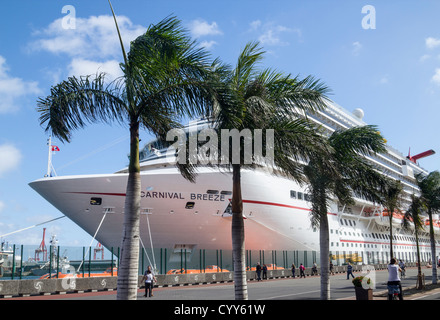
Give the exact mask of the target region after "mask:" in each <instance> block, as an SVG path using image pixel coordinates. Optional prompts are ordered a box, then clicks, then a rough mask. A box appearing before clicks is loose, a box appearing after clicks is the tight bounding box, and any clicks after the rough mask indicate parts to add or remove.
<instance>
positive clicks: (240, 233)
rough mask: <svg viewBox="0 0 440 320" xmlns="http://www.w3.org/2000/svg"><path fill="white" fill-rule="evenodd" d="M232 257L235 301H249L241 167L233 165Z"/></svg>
mask: <svg viewBox="0 0 440 320" xmlns="http://www.w3.org/2000/svg"><path fill="white" fill-rule="evenodd" d="M231 228H232V230H231V231H232V257H233V260H234V288H235V300H247V299H248V292H247V281H246V269H245V261H246V251H245V246H244V239H245V238H244V219H243V201H242V198H241V175H240V165H239V164H233V165H232V226H231Z"/></svg>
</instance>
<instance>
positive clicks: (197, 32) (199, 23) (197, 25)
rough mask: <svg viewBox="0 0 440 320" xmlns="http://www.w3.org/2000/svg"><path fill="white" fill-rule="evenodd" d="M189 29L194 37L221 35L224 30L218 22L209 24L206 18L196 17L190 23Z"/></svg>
mask: <svg viewBox="0 0 440 320" xmlns="http://www.w3.org/2000/svg"><path fill="white" fill-rule="evenodd" d="M189 30H190V32H191V34H192V36H193V37H195V38H199V37H203V36H214V35H221V34H223V32H222V31H221V30H220V28H219V27H218V25H217V22H215V21H214V22H212V23H211V24H209V23H208V22H206V21H205V20H201V19H196V20H193V21H191V23H190V24H189Z"/></svg>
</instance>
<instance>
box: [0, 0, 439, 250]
mask: <svg viewBox="0 0 440 320" xmlns="http://www.w3.org/2000/svg"><path fill="white" fill-rule="evenodd" d="M112 3H113V7H114V9H115V11H116V14H117V15H118V20H119V24H120V27H121V32H122V35H123V38H124V41H125V42H126V44H127V46H128V43H129V41H131V40H134V39H135V38H136V37H137V36H138V35H140V34H141V33H142V32H144V31H145V30H146V28H147V27H148V25H150V24H154V23H157V22H159V21H160V20H162V19H163V18H165V17H166V16H169V15H175V16H177V17H178V18H179V19H180V20H182V23H183V24H184V26H185V27H186V28H187V29H188V30H189V31H190V33H191V35H192V36H193V38H194V39H197V40H198V42H199V43H200V45H202V46H205V47H206V48H208V49H209V51H210V52H211V53H212V56H213V57H220V58H221V59H222V60H223V61H225V62H228V63H230V64H234V62H235V60H236V58H237V56H238V53H239V52H240V50H241V49H242V48H243V47H244V46H245V44H246V43H247V42H249V41H255V40H258V41H260V42H261V44H262V46H263V47H264V48H265V50H266V52H267V53H266V58H265V60H264V63H263V64H264V66H267V67H272V68H275V69H277V70H279V71H283V72H285V73H291V74H293V75H297V74H298V75H300V76H301V77H305V76H307V75H310V74H311V75H313V76H315V77H317V78H319V79H321V80H322V81H323V82H325V83H326V84H327V85H328V86H329V87H330V88H331V89H332V92H333V93H332V95H331V98H332V100H334V101H335V102H336V103H337V104H339V105H341V106H342V107H343V108H345V109H347V110H349V111H352V110H354V109H355V108H362V109H363V110H364V112H365V117H364V120H365V121H366V122H367V123H369V124H375V125H377V126H378V127H379V129H380V131H381V132H382V134H383V135H384V136H385V137H386V139H387V140H388V143H389V144H390V145H391V146H393V147H394V148H396V149H398V150H400V151H401V152H402V153H403V154H405V155H406V154H407V152H408V149H409V148H411V152H412V154H416V153H419V152H422V151H425V150H428V149H434V150H436V151H437V152H438V153H440V143H439V139H438V137H439V131H440V130H439V126H438V121H439V115H440V112H439V101H440V20H439V19H438V13H439V12H440V2H438V1H429V0H426V1H423V2H420V1H417V2H416V1H406V0H405V1H394V0H389V1H366V0H365V1H357V0H351V1H348V0H346V1H342V0H340V1H329V0H328V1H319V0H314V1H306V0H297V1H255V0H253V1H248V0H241V1H237V0H235V1H228V0H225V1H217V2H214V1H190V0H188V1H168V0H165V1H155V2H153V1H139V0H125V1H122V0H113V2H112ZM67 5H70V6H71V7H65V6H67ZM366 5H370V6H372V7H373V8H374V9H375V29H371V28H370V29H367V28H364V27H363V25H362V21H363V20H364V21H365V18H366V17H367V15H369V14H372V11H368V12H364V13H362V8H363V7H364V6H366ZM63 8H69V9H72V8H73V9H74V12H73V11H69V12H67V11H64V13H63ZM110 13H111V12H110V9H109V6H108V2H107V1H106V0H95V1H75V0H72V1H69V2H67V1H64V0H61V1H60V0H39V1H34V0H21V1H8V2H5V3H4V4H3V6H2V10H1V11H0V27H1V28H0V30H1V31H0V235H4V234H7V233H10V232H13V231H15V230H19V229H22V228H26V227H28V226H32V225H35V224H37V223H40V222H43V221H47V220H50V219H53V218H56V217H59V216H61V213H60V212H58V211H57V210H56V209H55V208H53V207H52V206H51V205H50V204H48V203H47V202H46V201H45V200H44V199H42V198H41V197H40V196H39V195H38V194H37V193H36V192H34V191H33V190H32V189H31V188H30V187H29V186H28V183H29V182H31V181H33V180H35V179H38V178H41V177H43V176H44V174H45V172H46V166H47V146H46V143H47V138H48V135H47V134H46V133H45V132H44V129H43V127H41V126H40V124H39V120H38V118H39V114H38V113H37V111H36V101H37V99H38V97H44V96H46V95H47V94H48V93H49V90H50V87H51V86H52V85H55V84H56V83H58V82H60V81H62V80H64V79H66V78H67V77H68V76H69V75H77V76H80V75H87V74H93V73H96V71H97V70H101V71H105V72H107V73H109V74H110V76H112V77H117V76H118V75H119V74H120V70H119V67H118V64H119V62H121V61H122V56H121V52H120V48H119V45H118V39H117V35H116V32H115V28H114V25H113V21H112V19H111V16H110ZM68 17H75V20H74V22H75V24H74V25H73V24H72V23H73V22H72V21H73V20H67V18H68ZM370 17H371V16H370ZM372 21H373V20H369V23H370V24H371V23H372ZM63 22H64V24H63ZM66 23H67V24H66ZM69 23H70V24H69ZM63 26H64V28H63ZM66 26H70V27H74V28H73V29H68V28H66ZM141 138H142V140H143V141H144V142H146V141H147V140H149V135H148V133H145V132H142V133H141ZM54 144H55V145H58V146H59V148H60V150H61V151H60V152H57V153H56V154H54V156H53V163H54V167H55V170H56V171H57V173H58V175H67V174H88V173H111V172H114V171H116V170H119V169H121V168H123V167H124V166H125V165H126V163H127V154H128V130H127V128H126V127H121V126H118V125H114V126H108V125H98V124H94V125H90V126H88V127H86V128H85V129H83V130H79V131H76V132H74V133H73V139H72V142H71V143H70V144H62V143H59V142H58V141H56V140H55V141H54ZM420 162H421V164H422V166H423V167H424V168H426V169H427V170H428V171H433V170H437V169H439V165H438V164H439V161H438V154H436V155H434V156H431V157H429V158H426V159H422V160H421V161H420ZM46 227H47V234H48V235H50V234H56V235H57V237H58V239H59V243H60V245H62V246H63V245H80V246H83V245H84V246H87V245H89V244H90V240H91V237H90V236H88V235H87V234H85V233H84V232H83V231H82V230H81V229H80V228H79V227H77V226H75V225H74V224H73V223H72V222H69V220H68V219H66V218H65V219H61V220H57V221H55V222H52V223H50V224H47V225H46ZM41 235H42V226H41V227H38V228H33V229H29V230H27V231H24V232H20V233H16V234H13V235H10V236H7V237H6V238H5V239H6V240H7V241H9V242H12V243H17V244H35V245H38V244H39V243H40V241H41ZM46 240H47V239H46Z"/></svg>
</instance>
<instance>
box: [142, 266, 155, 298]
mask: <svg viewBox="0 0 440 320" xmlns="http://www.w3.org/2000/svg"><path fill="white" fill-rule="evenodd" d="M142 280H144V281H145V295H144V297H153V287H154V282H155V281H156V277H155V276H154V274H153V271H152V270H151V266H148V268H147V270H146V271H145V273H144V277H143V278H142Z"/></svg>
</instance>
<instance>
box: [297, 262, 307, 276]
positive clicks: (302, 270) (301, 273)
mask: <svg viewBox="0 0 440 320" xmlns="http://www.w3.org/2000/svg"><path fill="white" fill-rule="evenodd" d="M305 270H306V268H305V267H304V265H303V264H302V263H301V264H300V266H299V278H300V279H301V278H303V277H304V278H305V277H306V274H305V272H304V271H305Z"/></svg>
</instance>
